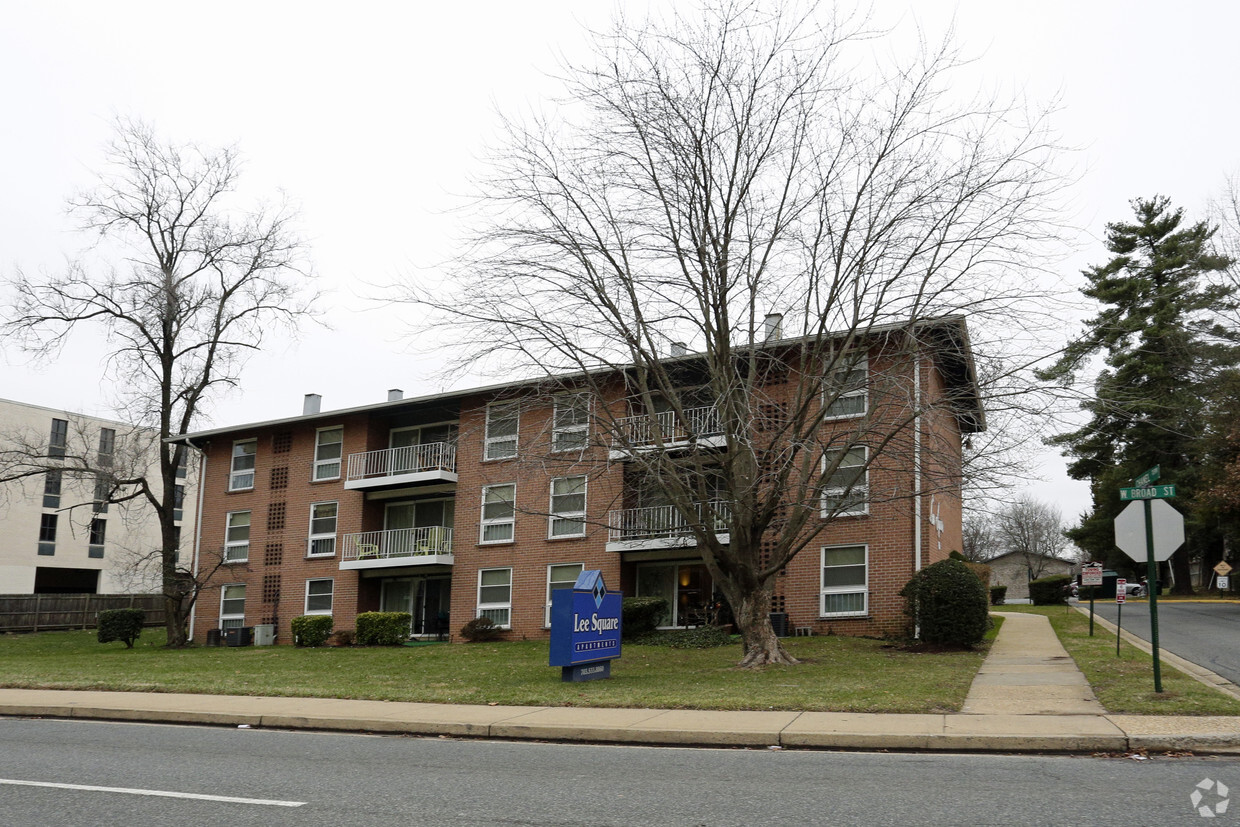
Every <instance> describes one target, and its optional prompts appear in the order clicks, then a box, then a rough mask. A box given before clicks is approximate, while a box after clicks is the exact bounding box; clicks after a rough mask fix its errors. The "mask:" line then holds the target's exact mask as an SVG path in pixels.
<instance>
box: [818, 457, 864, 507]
mask: <svg viewBox="0 0 1240 827" xmlns="http://www.w3.org/2000/svg"><path fill="white" fill-rule="evenodd" d="M857 449H860V450H861V466H862V471H861V478H860V479H859V480H858V481H857V482H856V483H855V484H854V485H853V487H852V492H851V494H852V496H854V497H855V496H857V495H858V493H859V494H860V495H861V496H862V500H861V501H860V502H858V503H856V504H855V505H853V506H852V507H851V508H846V509H844V510H842V511H839V512H837V513H836V514H835V516H836V517H862V516H864V515H866V514H869V513H870V449H869V447H868V446H866V445H849V446H848V447H847V448H842V449H841V448H831V449H829V450H828V451H827V453H826V454H823V457H822V473H823V474H826V472H827V465H828V464H829V463H828V459H827V454H830V453H832V452H833V451H840V452H842V453H845V454H847V453H848V452H849V451H855V450H857ZM856 467H857V466H855V465H841V466H839V467H838V468H837V469H836V471H840V470H842V469H844V468H856ZM843 496H844V489H843V488H824V489H823V490H822V502H821V503H820V507H821V510H822V518H823V519H824V520H825V519H826V518H828V517H830V516H832V515H831V508H830V506H829V505H828V504H827V500H829V499H831V498H833V497H834V498H839V497H843Z"/></svg>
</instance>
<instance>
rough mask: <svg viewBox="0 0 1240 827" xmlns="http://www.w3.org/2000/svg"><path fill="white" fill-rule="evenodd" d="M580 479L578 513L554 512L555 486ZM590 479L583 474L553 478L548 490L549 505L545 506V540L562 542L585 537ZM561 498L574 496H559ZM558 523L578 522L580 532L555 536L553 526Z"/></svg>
mask: <svg viewBox="0 0 1240 827" xmlns="http://www.w3.org/2000/svg"><path fill="white" fill-rule="evenodd" d="M572 479H580V480H581V481H582V491H581V506H582V508H581V510H580V511H556V510H555V498H556V493H555V484H556V483H557V482H559V481H560V480H572ZM589 493H590V479H589V477H588V476H587V475H585V474H572V475H570V476H567V477H554V478H553V479H552V480H551V485H550V488H549V489H548V494H549V503H548V506H547V539H548V540H563V539H565V538H568V537H584V536H586V510H587V508H588V503H589V499H590V498H589ZM559 496H561V497H570V496H576V495H575V494H561V495H559ZM560 522H579V523H581V531H579V532H575V533H573V534H556V533H555V525H556V523H560Z"/></svg>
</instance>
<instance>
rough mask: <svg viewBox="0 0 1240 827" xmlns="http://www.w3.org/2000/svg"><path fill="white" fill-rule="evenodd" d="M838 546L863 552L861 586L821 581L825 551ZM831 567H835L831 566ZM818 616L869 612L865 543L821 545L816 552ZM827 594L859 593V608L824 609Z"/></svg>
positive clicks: (867, 555)
mask: <svg viewBox="0 0 1240 827" xmlns="http://www.w3.org/2000/svg"><path fill="white" fill-rule="evenodd" d="M839 548H860V549H862V550H863V551H864V552H865V583H864V585H861V586H827V585H825V584H824V583H823V580H824V579H825V575H826V568H827V552H828V551H831V550H832V549H839ZM832 568H836V567H835V566H832ZM818 588H819V595H818V616H819V617H868V616H869V614H870V547H869V545H868V544H866V543H841V544H839V545H833V546H823V547H822V550H821V551H820V552H819V554H818ZM829 594H860V595H861V603H862V606H861V610H860V611H857V612H828V611H826V603H827V601H826V596H827V595H829Z"/></svg>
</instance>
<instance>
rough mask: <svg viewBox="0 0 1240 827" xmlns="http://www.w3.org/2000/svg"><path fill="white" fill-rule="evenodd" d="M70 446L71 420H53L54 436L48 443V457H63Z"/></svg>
mask: <svg viewBox="0 0 1240 827" xmlns="http://www.w3.org/2000/svg"><path fill="white" fill-rule="evenodd" d="M68 445H69V420H67V419H53V420H52V435H51V438H50V439H48V441H47V455H48V456H49V457H63V456H64V455H65V449H66V448H67V447H68Z"/></svg>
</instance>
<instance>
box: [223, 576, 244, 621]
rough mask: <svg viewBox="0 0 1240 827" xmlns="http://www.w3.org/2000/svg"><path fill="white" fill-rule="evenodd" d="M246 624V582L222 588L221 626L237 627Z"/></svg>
mask: <svg viewBox="0 0 1240 827" xmlns="http://www.w3.org/2000/svg"><path fill="white" fill-rule="evenodd" d="M244 625H245V584H244V583H238V584H234V585H231V586H225V587H224V588H222V589H220V628H221V629H236V628H237V627H239V626H244Z"/></svg>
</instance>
